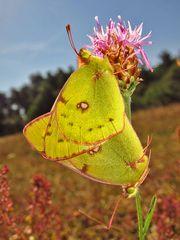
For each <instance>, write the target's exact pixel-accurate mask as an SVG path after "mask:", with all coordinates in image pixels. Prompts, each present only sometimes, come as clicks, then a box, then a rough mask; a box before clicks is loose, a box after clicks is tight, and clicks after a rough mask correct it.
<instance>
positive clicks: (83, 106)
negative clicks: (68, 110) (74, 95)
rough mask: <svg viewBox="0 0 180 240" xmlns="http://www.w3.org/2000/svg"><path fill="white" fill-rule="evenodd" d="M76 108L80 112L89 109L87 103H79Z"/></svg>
mask: <svg viewBox="0 0 180 240" xmlns="http://www.w3.org/2000/svg"><path fill="white" fill-rule="evenodd" d="M76 107H77V108H80V109H81V110H82V111H84V110H87V109H88V108H89V104H88V103H87V102H80V103H78V104H77V105H76Z"/></svg>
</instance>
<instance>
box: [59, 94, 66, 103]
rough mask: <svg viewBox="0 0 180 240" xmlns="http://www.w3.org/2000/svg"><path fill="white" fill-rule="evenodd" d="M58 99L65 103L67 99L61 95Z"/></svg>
mask: <svg viewBox="0 0 180 240" xmlns="http://www.w3.org/2000/svg"><path fill="white" fill-rule="evenodd" d="M59 101H60V102H62V103H64V104H66V103H67V102H68V101H67V100H66V99H65V98H64V97H63V96H62V95H61V96H60V98H59Z"/></svg>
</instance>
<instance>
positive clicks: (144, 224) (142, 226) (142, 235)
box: [122, 92, 157, 240]
mask: <svg viewBox="0 0 180 240" xmlns="http://www.w3.org/2000/svg"><path fill="white" fill-rule="evenodd" d="M131 95H132V93H131V92H129V94H128V93H127V92H124V94H123V93H122V96H123V98H124V105H125V112H126V115H127V117H128V119H129V121H130V122H131ZM156 202H157V197H156V196H153V197H152V200H151V203H150V206H149V211H148V213H147V216H146V217H145V220H144V221H143V214H142V206H141V196H140V193H139V190H137V193H136V211H137V218H138V236H139V240H145V239H146V236H147V233H148V230H149V227H150V224H151V221H152V217H153V214H154V211H155V208H156Z"/></svg>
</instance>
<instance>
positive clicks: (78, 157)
mask: <svg viewBox="0 0 180 240" xmlns="http://www.w3.org/2000/svg"><path fill="white" fill-rule="evenodd" d="M79 57H80V60H81V66H80V67H79V68H78V69H77V70H76V71H75V72H74V73H73V74H72V75H71V76H70V77H69V79H68V81H67V83H66V84H65V86H64V87H63V89H62V90H61V92H60V93H59V95H58V97H57V99H56V101H55V103H54V105H53V107H52V109H51V111H50V112H49V113H47V114H44V115H42V116H40V117H38V118H36V119H34V120H33V121H31V122H30V123H28V124H27V125H26V126H25V128H24V131H23V132H24V135H25V137H26V139H27V140H28V142H29V143H30V144H31V145H32V146H33V147H34V148H35V149H36V150H38V151H39V152H40V153H41V155H42V156H43V157H45V158H47V159H50V160H53V161H56V162H59V163H61V164H63V165H65V166H67V167H69V168H70V169H72V170H74V171H76V172H78V173H79V174H81V175H83V176H85V177H88V178H90V179H92V180H95V181H98V182H101V183H106V184H111V185H121V186H124V187H133V186H136V185H138V184H139V183H140V182H141V181H142V180H143V179H144V176H145V175H146V174H147V172H148V162H149V161H148V157H147V156H146V155H145V153H146V148H145V149H143V147H142V145H141V143H140V141H139V138H138V137H137V135H136V133H135V131H134V129H133V127H132V125H131V124H130V122H129V120H128V118H127V116H126V114H125V108H124V102H123V98H122V96H121V94H120V92H119V86H118V82H117V79H116V77H115V76H114V74H113V69H112V67H111V65H110V63H109V61H108V58H99V57H95V56H92V55H91V53H90V52H89V51H87V50H84V49H82V50H81V51H80V53H79Z"/></svg>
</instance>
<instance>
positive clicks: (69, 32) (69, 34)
mask: <svg viewBox="0 0 180 240" xmlns="http://www.w3.org/2000/svg"><path fill="white" fill-rule="evenodd" d="M66 31H67V34H68V38H69V42H70V44H71V47H72V49H73V50H74V51H75V53H76V54H77V55H78V56H79V53H78V51H77V49H76V47H75V44H74V41H73V37H72V32H71V25H70V24H68V25H67V26H66Z"/></svg>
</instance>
